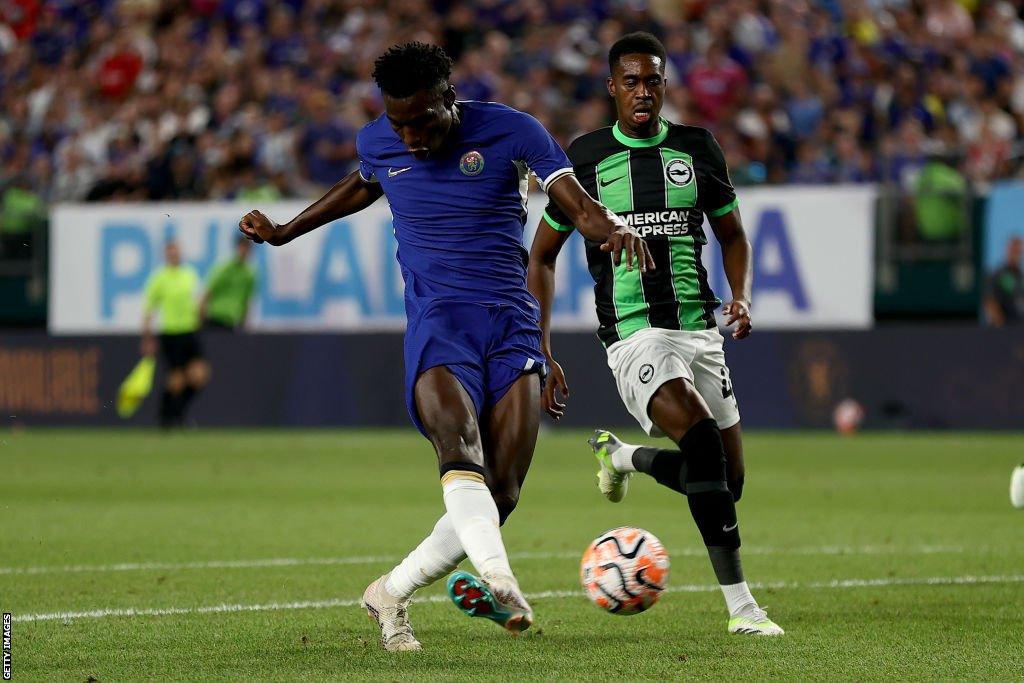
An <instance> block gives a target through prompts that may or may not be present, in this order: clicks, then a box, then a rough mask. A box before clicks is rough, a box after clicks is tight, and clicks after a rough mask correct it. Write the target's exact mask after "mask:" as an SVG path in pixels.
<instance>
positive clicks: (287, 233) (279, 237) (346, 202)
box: [238, 171, 384, 247]
mask: <svg viewBox="0 0 1024 683" xmlns="http://www.w3.org/2000/svg"><path fill="white" fill-rule="evenodd" d="M382 194H384V191H383V190H381V189H380V184H379V183H375V182H368V181H366V180H363V177H362V176H361V175H359V171H352V172H351V173H349V174H348V175H347V176H345V177H344V178H342V179H341V180H340V181H338V182H337V183H336V184H335V185H334V187H332V188H331V189H330V190H329V191H328V192H327V194H325V195H324V196H323V197H321V198H320V199H318V200H317V201H316V202H314V203H313V204H312V205H311V206H309V207H308V208H306V209H305V210H304V211H303V212H302V213H300V214H299V215H298V216H296V217H295V218H293V219H292V220H290V221H288V222H287V223H284V224H281V225H278V224H277V223H275V222H274V221H272V220H270V219H269V218H267V217H266V216H264V215H263V214H262V213H260V212H259V211H256V210H253V211H250V212H249V213H247V214H245V217H243V218H242V220H241V221H239V223H238V229H239V230H241V231H242V234H243V235H245V236H246V237H247V238H249V239H250V240H252V241H253V242H256V243H260V242H266V243H267V244H272V245H273V246H275V247H279V246H281V245H282V244H287V243H289V242H291V241H292V240H293V239H295V238H296V237H299V236H301V235H305V234H306V233H307V232H310V231H312V230H316V229H317V228H319V227H320V226H321V225H327V224H328V223H330V222H331V221H335V220H338V219H339V218H344V217H345V216H348V215H349V214H353V213H356V212H357V211H362V210H363V209H365V208H366V207H368V206H369V205H370V204H373V203H374V202H375V201H377V200H378V199H380V197H381V195H382Z"/></svg>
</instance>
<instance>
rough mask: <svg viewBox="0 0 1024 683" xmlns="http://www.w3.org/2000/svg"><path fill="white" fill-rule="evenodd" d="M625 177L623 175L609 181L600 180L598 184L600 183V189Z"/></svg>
mask: <svg viewBox="0 0 1024 683" xmlns="http://www.w3.org/2000/svg"><path fill="white" fill-rule="evenodd" d="M625 177H626V176H624V175H620V176H619V177H618V178H612V179H611V180H608V181H604V180H601V181H599V182H600V183H601V187H608V186H609V185H611V184H612V183H614V182H616V181H619V180H622V179H623V178H625Z"/></svg>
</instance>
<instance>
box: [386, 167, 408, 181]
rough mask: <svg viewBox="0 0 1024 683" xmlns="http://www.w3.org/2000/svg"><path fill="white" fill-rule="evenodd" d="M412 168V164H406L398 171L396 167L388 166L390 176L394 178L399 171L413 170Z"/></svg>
mask: <svg viewBox="0 0 1024 683" xmlns="http://www.w3.org/2000/svg"><path fill="white" fill-rule="evenodd" d="M411 170H412V166H406V167H405V168H400V169H398V170H397V171H396V170H395V169H393V168H390V167H389V168H388V178H394V177H395V176H396V175H398V174H399V173H405V172H406V171H411Z"/></svg>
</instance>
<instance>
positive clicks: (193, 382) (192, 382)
mask: <svg viewBox="0 0 1024 683" xmlns="http://www.w3.org/2000/svg"><path fill="white" fill-rule="evenodd" d="M185 375H186V377H185V379H186V381H187V382H188V385H189V386H190V387H192V388H194V389H201V388H203V387H204V386H206V383H207V382H209V381H210V366H209V365H208V364H207V363H205V362H203V361H193V362H192V363H190V364H189V366H188V368H186V370H185Z"/></svg>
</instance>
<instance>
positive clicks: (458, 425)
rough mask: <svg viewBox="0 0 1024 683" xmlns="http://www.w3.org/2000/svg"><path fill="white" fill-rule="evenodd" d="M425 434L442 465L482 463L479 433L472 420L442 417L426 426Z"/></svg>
mask: <svg viewBox="0 0 1024 683" xmlns="http://www.w3.org/2000/svg"><path fill="white" fill-rule="evenodd" d="M427 432H428V434H429V435H430V441H431V443H433V444H434V450H436V451H437V457H438V460H439V461H440V462H441V463H442V464H443V463H446V462H462V461H468V462H473V463H477V464H482V463H483V448H482V447H481V445H480V432H479V430H478V429H477V426H476V424H475V423H474V422H473V420H472V419H469V418H466V419H457V418H454V417H452V416H446V417H442V418H440V419H439V420H436V421H432V423H431V424H430V425H428V426H427Z"/></svg>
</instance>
